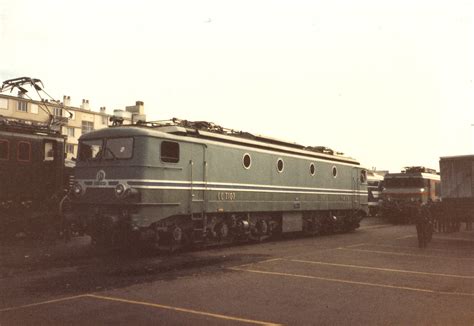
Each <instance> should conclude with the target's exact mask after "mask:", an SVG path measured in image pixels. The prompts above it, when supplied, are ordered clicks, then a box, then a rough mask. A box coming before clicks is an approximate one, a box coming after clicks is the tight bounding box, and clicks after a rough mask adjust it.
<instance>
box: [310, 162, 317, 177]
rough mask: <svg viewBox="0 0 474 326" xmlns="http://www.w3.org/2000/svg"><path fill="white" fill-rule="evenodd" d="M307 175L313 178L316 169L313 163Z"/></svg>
mask: <svg viewBox="0 0 474 326" xmlns="http://www.w3.org/2000/svg"><path fill="white" fill-rule="evenodd" d="M309 173H310V174H311V175H313V176H314V175H315V174H316V167H315V166H314V163H311V164H310V165H309Z"/></svg>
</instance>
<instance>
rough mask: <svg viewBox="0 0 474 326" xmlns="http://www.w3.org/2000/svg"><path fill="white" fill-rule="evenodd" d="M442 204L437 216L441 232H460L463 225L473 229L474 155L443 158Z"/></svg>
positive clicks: (441, 159)
mask: <svg viewBox="0 0 474 326" xmlns="http://www.w3.org/2000/svg"><path fill="white" fill-rule="evenodd" d="M439 167H440V175H441V182H442V187H441V198H442V202H441V203H440V204H439V205H437V207H436V209H437V210H438V213H439V214H435V215H436V216H438V217H441V219H440V220H439V221H438V224H439V225H438V227H439V228H440V229H441V230H440V231H456V230H459V228H460V225H461V223H466V228H467V229H472V222H473V220H474V175H473V174H474V155H462V156H449V157H441V158H440V161H439Z"/></svg>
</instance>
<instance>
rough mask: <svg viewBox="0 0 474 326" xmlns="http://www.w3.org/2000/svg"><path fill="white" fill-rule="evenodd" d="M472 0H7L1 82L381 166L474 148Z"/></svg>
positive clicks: (2, 11) (1, 16)
mask: <svg viewBox="0 0 474 326" xmlns="http://www.w3.org/2000/svg"><path fill="white" fill-rule="evenodd" d="M473 13H474V6H473V2H472V1H457V0H449V1H380V0H374V1H368V0H358V1H334V0H331V1H329V0H326V1H317V0H310V1H295V0H291V1H290V0H288V1H276V0H268V1H264V0H263V1H258V0H251V1H245V0H239V1H227V0H216V1H199V0H182V1H179V0H173V1H144V0H133V1H131V0H130V1H128V0H127V1H112V0H109V1H107V0H102V1H97V0H94V1H92V0H81V1H74V2H73V1H64V0H63V1H60V0H57V1H54V0H42V1H37V0H15V1H11V0H0V80H1V81H3V80H5V79H8V78H14V77H20V76H29V77H34V78H40V79H41V80H43V82H44V84H45V88H46V90H47V91H48V92H49V93H50V94H51V95H53V97H55V98H58V99H62V96H63V95H70V96H71V98H72V104H73V105H74V106H79V105H80V103H81V99H83V98H84V99H89V101H90V104H91V106H92V108H95V109H97V110H98V108H99V107H101V106H106V107H107V109H108V111H109V112H110V113H111V112H112V111H113V109H123V108H124V107H125V106H127V105H133V104H134V103H135V101H136V100H141V101H144V102H145V110H146V114H147V116H148V119H149V120H160V119H168V118H172V117H179V118H182V119H189V120H207V121H212V122H214V123H217V124H219V125H222V126H225V127H228V128H233V129H237V130H245V131H248V132H251V133H255V134H263V135H268V136H273V137H276V138H282V139H285V140H290V141H294V142H298V143H301V144H303V145H312V146H317V145H324V146H327V147H331V148H333V149H335V150H338V151H342V152H344V153H346V154H347V155H349V156H351V157H354V158H356V159H358V160H360V161H361V163H362V164H364V165H365V166H367V167H369V168H371V167H377V169H384V170H390V171H392V172H395V171H398V170H400V169H401V168H402V167H404V166H410V165H425V166H428V167H432V168H436V169H439V166H438V160H439V157H440V156H446V155H465V154H474V139H473V129H474V127H471V124H473V123H474V114H473V111H474V110H473V108H474V86H473V85H474V84H473V77H474V76H473V75H474V65H473V59H474V51H473V42H474V24H473Z"/></svg>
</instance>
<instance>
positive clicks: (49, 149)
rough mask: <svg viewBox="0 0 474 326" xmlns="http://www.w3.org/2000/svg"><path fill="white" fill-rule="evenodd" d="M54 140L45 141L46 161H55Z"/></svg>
mask: <svg viewBox="0 0 474 326" xmlns="http://www.w3.org/2000/svg"><path fill="white" fill-rule="evenodd" d="M54 147H55V146H54V142H53V141H51V140H45V141H44V157H43V160H44V161H54Z"/></svg>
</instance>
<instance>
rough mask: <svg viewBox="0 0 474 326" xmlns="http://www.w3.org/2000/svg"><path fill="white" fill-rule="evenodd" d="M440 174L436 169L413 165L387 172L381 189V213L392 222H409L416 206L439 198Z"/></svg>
mask: <svg viewBox="0 0 474 326" xmlns="http://www.w3.org/2000/svg"><path fill="white" fill-rule="evenodd" d="M440 195H441V193H440V176H439V175H438V174H437V173H436V170H433V169H429V168H425V167H420V166H415V167H407V168H405V170H403V171H402V172H401V173H388V174H386V175H385V177H384V189H383V191H382V200H383V201H382V215H383V216H386V217H388V218H389V219H390V220H391V221H392V222H394V223H410V222H412V221H413V218H414V217H415V216H414V215H415V212H416V209H417V206H419V205H421V204H423V203H427V202H435V201H439V200H440Z"/></svg>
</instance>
